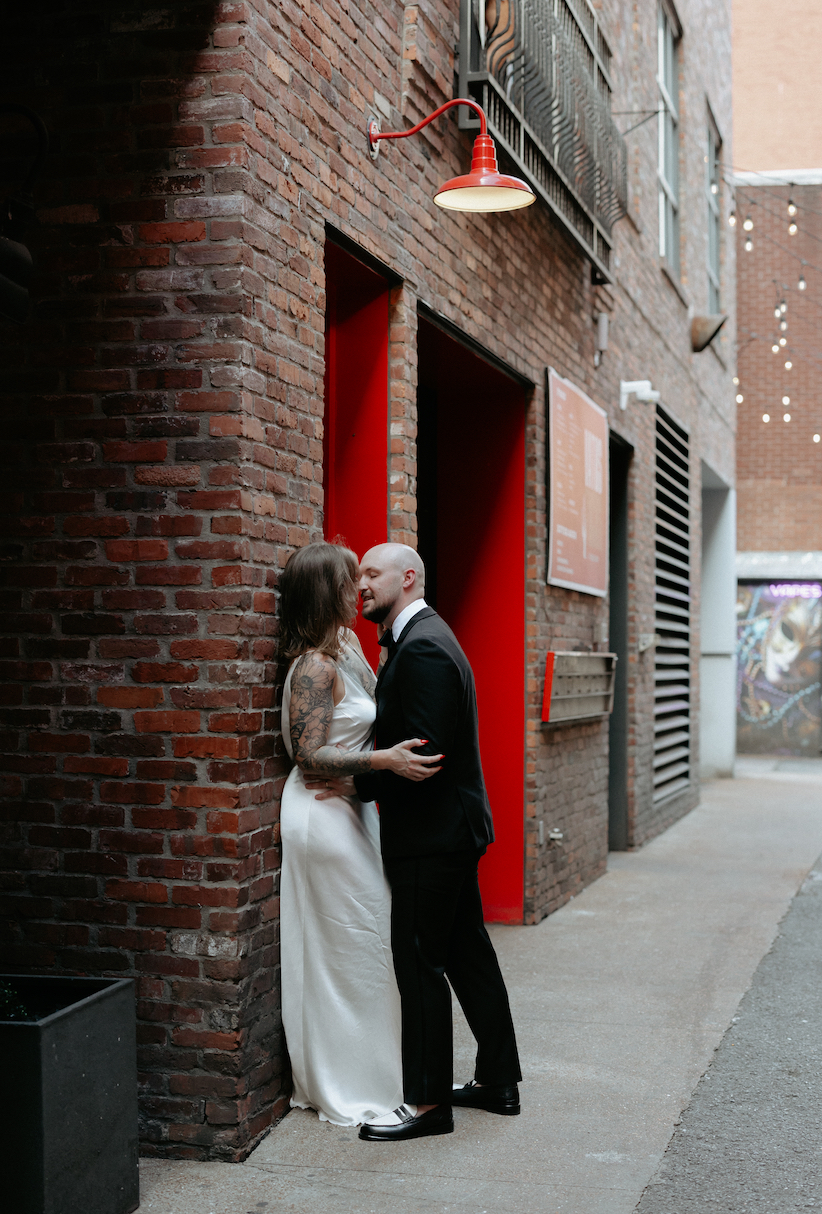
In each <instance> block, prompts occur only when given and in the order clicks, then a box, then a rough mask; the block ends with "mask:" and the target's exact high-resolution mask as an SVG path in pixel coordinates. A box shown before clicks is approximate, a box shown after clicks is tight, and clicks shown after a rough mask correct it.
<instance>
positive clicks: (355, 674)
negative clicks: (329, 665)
mask: <svg viewBox="0 0 822 1214" xmlns="http://www.w3.org/2000/svg"><path fill="white" fill-rule="evenodd" d="M351 638H353V639H351ZM339 663H340V666H342V667H343V668H344V669H345V671H346V673H347V674H350V675H351V677H352V678H353V679H356V680H357V682H358V683H360V684H361V685H362V688H363V690H364V691H366V692H367V694H368V695H370V696H371V699H372V700H373V699H374V693H375V692H376V690H377V677H376V675H375V674H374V671H373V670H372V669H371V667H370V666H369V664H368V661H367V659H366V657H365V655H364V654H363V653H362V651H361V649H360V645H359V641H358V640H357V638H356V636H355V634H353V633H348V644H347V645H346V647H345V648H344V649H343V651H342V653H341V654H340V657H339Z"/></svg>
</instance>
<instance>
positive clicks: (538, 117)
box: [460, 0, 628, 281]
mask: <svg viewBox="0 0 822 1214" xmlns="http://www.w3.org/2000/svg"><path fill="white" fill-rule="evenodd" d="M610 65H611V52H610V50H609V49H608V44H607V42H606V41H605V38H604V37H603V35H602V31H601V30H600V28H599V24H598V22H597V18H596V15H595V13H594V11H593V9H592V8H591V6H590V4H589V3H588V0H462V5H461V25H460V92H461V94H462V96H470V97H473V98H474V99H475V100H477V101H478V102H479V103H480V105H482V107H483V109H484V110H485V112H486V115H487V117H488V126H489V130H490V132H491V134H492V135H493V136H494V137H495V139H496V140H497V141H498V144H499V147H500V150H501V152H503V153H504V154H505V155H506V156H507V157H508V158H509V159H510V160H512V161H513V163H514V164H515V165H516V166H517V169H518V170H519V171H520V172H521V173H522V174H523V176H525V177H527V178H528V179H529V180H530V182H531V184H532V185H533V186H534V188H535V190H536V191H537V193H538V194H539V195H540V197H541V198H542V199H543V201H545V202H546V203H547V204H548V205H549V207H550V208H551V210H552V211H553V212H554V214H555V215H556V216H557V217H558V218H559V219H560V221H561V222H562V223H563V224H564V226H565V227H566V228H567V230H568V231H569V232H570V233H571V235H572V236H573V238H574V239H575V241H576V242H577V244H578V245H579V246H580V247H581V249H582V250H583V252H584V253H585V255H586V256H587V257H588V258H590V260H591V261H592V262H593V263H594V264H595V266H596V267H597V269H598V270H599V272H600V273H601V274H602V275H603V276H604V277H605V278H606V279H608V280H609V281H610V280H611V274H610V270H609V259H610V253H611V228H612V227H613V225H614V223H616V221H617V220H618V219H620V218H621V217H622V216H623V215H624V214H625V212H626V209H627V201H628V177H627V152H626V147H625V141H624V139H623V138H622V136H621V135H620V133H619V131H618V130H617V128H616V126H615V124H614V121H613V119H612V118H611V80H610ZM460 125H461V126H462V127H463V129H474V128H475V126H476V121H475V119H474V117H473V116H472V115H469V114H468V113H467V112H463V111H460Z"/></svg>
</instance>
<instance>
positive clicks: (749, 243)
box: [745, 236, 753, 253]
mask: <svg viewBox="0 0 822 1214" xmlns="http://www.w3.org/2000/svg"><path fill="white" fill-rule="evenodd" d="M752 248H753V241H752V240H751V238H750V236H749V237H748V239H747V240H746V241H745V252H746V253H750V251H751V249H752Z"/></svg>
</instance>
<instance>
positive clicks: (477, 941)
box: [385, 849, 522, 1104]
mask: <svg viewBox="0 0 822 1214" xmlns="http://www.w3.org/2000/svg"><path fill="white" fill-rule="evenodd" d="M481 855H482V852H478V851H476V850H474V849H471V850H469V851H458V852H444V853H439V854H436V855H429V856H407V857H406V856H403V857H392V858H388V859H386V860H385V872H386V876H387V877H388V882H389V884H390V886H391V902H392V910H391V946H392V949H393V952H394V969H395V971H396V974H397V984H398V986H399V989H400V998H401V1001H402V1062H403V1087H404V1095H405V1099H406V1101H408V1103H409V1104H439V1103H441V1102H443V1103H444V1102H447V1101H448V1100H450V1097H451V1087H452V1083H453V1074H454V1053H453V1025H452V1018H451V991H450V990H449V985H448V984H449V982H450V984H451V987H453V990H454V994H455V995H456V996H457V998H458V999H459V1001H460V1004H461V1005H462V1010H463V1011H464V1013H465V1018H466V1020H467V1021H468V1024H469V1026H470V1028H471V1031H472V1033H473V1034H474V1036H475V1037H476V1039H477V1063H476V1070H475V1074H474V1077H475V1079H476V1080H477V1082H478V1083H494V1084H511V1083H518V1082H519V1080H520V1079H521V1078H522V1075H521V1072H520V1068H519V1058H518V1054H517V1044H516V1039H515V1036H514V1025H513V1022H512V1020H511V1010H510V1007H509V1004H508V992H507V991H506V989H505V983H504V982H503V978H502V974H501V973H500V968H499V962H498V961H497V955H496V953H495V952H494V946H493V945H492V943H491V941H490V939H489V937H488V932H487V931H486V930H485V924H484V923H483V918H482V902H481V899H480V892H479V884H478V880H477V864H478V862H479V859H480V856H481Z"/></svg>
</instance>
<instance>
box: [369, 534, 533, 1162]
mask: <svg viewBox="0 0 822 1214" xmlns="http://www.w3.org/2000/svg"><path fill="white" fill-rule="evenodd" d="M360 575H361V576H360V592H361V595H362V614H363V616H364V618H365V619H367V620H371V621H373V622H374V623H375V624H382V625H384V627H385V632H384V634H383V636H382V638H381V640H380V644H381V645H384V646H385V647H386V650H387V656H386V659H385V662H384V664H383V666H382V668H381V670H380V673H379V678H378V681H377V724H376V742H375V745H376V746H377V747H388V746H393V745H394V744H395V743H397V742H401V741H403V740H404V739H406V738H425V739H426V742H425V744H424V745H423V746H422V747H421V748H420V749H421V751H422V753H424V754H440V753H442V754H443V755H444V756H445V757H444V759H443V762H442V770H441V771H440V772H439V774H437V775H435V776H432V777H431V779H429V780H425V781H423V782H421V783H415V782H412V781H410V780H404V779H402V778H401V777H399V776H396V775H394V774H393V773H390V772H382V771H380V772H374V773H369V774H366V775H362V776H357V777H356V778H355V784H356V788H357V794H358V796H359V797H360V799H361V800H363V801H378V802H379V806H380V836H381V844H382V854H383V861H384V864H385V872H386V876H387V878H388V882H389V884H390V886H391V898H392V912H391V944H392V949H393V953H394V967H395V970H396V974H397V984H398V986H399V990H400V998H401V1003H402V1053H403V1085H404V1096H405V1100H406V1101H407V1102H408V1104H409V1105H411V1106H412V1108H411V1109H408V1107H407V1106H403V1108H402V1109H401V1110H398V1111H397V1114H396V1115H390V1116H389V1117H388V1118H386V1119H380V1120H379V1121H377V1122H369V1123H367V1124H366V1125H363V1126H362V1127H361V1129H360V1138H364V1139H367V1140H371V1141H385V1140H402V1139H408V1138H421V1137H424V1136H427V1135H429V1134H448V1133H450V1132H451V1131H452V1130H453V1127H454V1122H453V1115H452V1112H451V1105H454V1104H455V1105H459V1106H461V1107H468V1108H479V1109H485V1110H487V1111H489V1112H495V1113H502V1114H516V1113H519V1094H518V1091H517V1086H516V1085H517V1082H518V1081H519V1080H520V1079H521V1078H522V1076H521V1073H520V1069H519V1060H518V1056H517V1046H516V1040H515V1037H514V1026H513V1023H512V1021H511V1012H510V1009H509V1006H508V995H507V992H506V990H505V984H504V982H503V979H502V974H501V973H500V969H499V964H498V962H497V957H496V954H495V952H494V948H493V945H492V944H491V941H490V939H489V937H488V933H487V931H486V930H485V926H484V924H483V919H482V902H481V900H480V892H479V885H478V882H477V864H478V862H479V860H480V857H481V856H482V855H483V853H484V852H485V849H486V847H487V846H488V844H489V843H491V842H493V839H494V829H493V825H492V821H491V809H490V806H489V804H488V796H487V794H486V791H485V783H484V780H483V776H482V767H481V765H480V752H479V738H478V731H477V702H476V695H475V691H474V676H473V674H472V672H471V667H470V665H469V664H468V659H467V658H466V656H465V654H464V653H463V651H462V649H461V648H460V646H459V643H458V641H457V639H456V637H455V636H454V634H453V632H452V631H451V629H450V628H449V627H448V625H447V624H446V623H445V622H444V620H442V619H440V617H439V616H438V615H437V613H436V612H435V611H434V610H433V608H431V607H429V606H428V605H427V604H426V602H425V599H424V597H423V595H424V591H425V567H424V565H423V563H422V561H421V560H420V558H419V556H418V555H417V553H416V552H415V551H414V550H413V548H409V547H407V546H406V545H405V544H380V545H378V546H377V547H376V548H372V549H370V551H368V552H367V553H366V554H365V556H364V557H363V559H362V562H361V565H360ZM446 978H447V981H446ZM449 982H450V984H451V986H452V987H453V989H454V992H455V993H456V996H457V998H458V999H459V1001H460V1003H461V1005H462V1008H463V1011H464V1012H465V1017H466V1019H467V1021H468V1024H469V1026H470V1028H471V1031H472V1032H473V1034H474V1036H475V1037H476V1039H477V1045H478V1050H477V1061H476V1071H475V1075H476V1078H475V1080H473V1081H472V1082H471V1083H469V1084H466V1085H465V1086H464V1087H456V1088H453V1084H452V1080H453V1029H452V1021H451V993H450V990H449V987H448V983H449ZM413 1106H416V1108H414V1107H413ZM380 1121H381V1122H382V1124H380Z"/></svg>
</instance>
